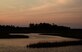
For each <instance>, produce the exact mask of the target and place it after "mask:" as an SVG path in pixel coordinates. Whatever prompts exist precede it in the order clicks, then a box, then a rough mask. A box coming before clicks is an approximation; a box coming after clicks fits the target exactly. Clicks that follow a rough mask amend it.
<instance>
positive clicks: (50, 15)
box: [0, 0, 82, 28]
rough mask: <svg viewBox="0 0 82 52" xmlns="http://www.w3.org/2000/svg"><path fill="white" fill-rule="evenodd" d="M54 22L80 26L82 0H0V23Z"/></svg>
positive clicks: (17, 24) (26, 24)
mask: <svg viewBox="0 0 82 52" xmlns="http://www.w3.org/2000/svg"><path fill="white" fill-rule="evenodd" d="M44 22H45V23H55V24H58V25H64V26H69V27H72V28H82V23H81V22H82V0H0V24H1V25H16V26H28V24H29V23H44Z"/></svg>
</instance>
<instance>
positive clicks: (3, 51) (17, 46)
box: [0, 33, 82, 52]
mask: <svg viewBox="0 0 82 52" xmlns="http://www.w3.org/2000/svg"><path fill="white" fill-rule="evenodd" d="M14 35H15V34H14ZM23 35H28V36H29V37H30V38H27V39H0V52H18V51H19V52H67V51H68V52H82V51H81V50H82V46H68V47H59V48H41V49H36V48H35V49H32V48H26V45H29V44H33V43H38V42H59V41H77V40H78V39H73V38H64V37H59V36H49V35H39V34H33V33H31V34H23ZM77 50H78V51H77Z"/></svg>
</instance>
